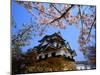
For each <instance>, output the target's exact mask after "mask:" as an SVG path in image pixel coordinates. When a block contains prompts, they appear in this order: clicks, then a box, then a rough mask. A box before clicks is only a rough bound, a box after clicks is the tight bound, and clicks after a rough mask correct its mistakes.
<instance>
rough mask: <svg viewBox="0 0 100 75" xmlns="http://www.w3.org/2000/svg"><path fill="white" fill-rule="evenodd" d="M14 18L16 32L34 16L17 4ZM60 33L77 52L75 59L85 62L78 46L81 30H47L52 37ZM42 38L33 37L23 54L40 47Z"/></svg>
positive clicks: (13, 13) (13, 10)
mask: <svg viewBox="0 0 100 75" xmlns="http://www.w3.org/2000/svg"><path fill="white" fill-rule="evenodd" d="M73 14H74V13H73ZM12 16H13V17H14V19H15V21H16V24H17V28H16V30H17V29H19V28H20V27H21V25H22V24H23V23H29V22H30V19H31V18H32V15H31V14H30V13H28V11H27V10H26V9H25V8H24V7H22V6H20V5H18V4H16V3H12ZM33 20H34V18H33ZM58 31H60V32H61V35H62V37H63V38H64V39H65V40H66V42H69V43H70V46H71V48H72V49H74V50H75V51H76V53H77V56H76V57H75V59H76V60H77V61H83V60H85V58H84V56H83V54H82V52H81V51H80V50H79V44H78V36H79V32H80V31H79V29H77V27H75V26H73V25H71V26H67V28H66V29H59V28H55V27H49V28H48V29H47V32H46V34H47V35H50V34H53V33H54V32H58ZM42 37H43V36H42ZM42 37H33V39H32V40H31V45H29V46H26V47H24V48H23V52H26V51H27V49H29V48H33V47H34V46H36V45H38V44H39V43H38V40H40V39H41V38H42Z"/></svg>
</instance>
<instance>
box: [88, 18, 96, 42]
mask: <svg viewBox="0 0 100 75" xmlns="http://www.w3.org/2000/svg"><path fill="white" fill-rule="evenodd" d="M95 22H96V17H95V18H94V21H93V23H92V25H91V27H90V28H89V33H88V36H87V38H86V41H87V40H88V39H89V37H90V34H91V31H92V28H93V25H94V24H95Z"/></svg>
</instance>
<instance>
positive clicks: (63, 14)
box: [50, 5, 74, 24]
mask: <svg viewBox="0 0 100 75" xmlns="http://www.w3.org/2000/svg"><path fill="white" fill-rule="evenodd" d="M72 7H74V5H71V7H69V8H68V9H67V10H66V11H65V12H64V13H62V15H61V16H60V17H58V18H56V19H54V20H52V21H51V22H50V24H51V23H53V22H55V21H57V20H59V19H61V18H63V17H64V16H65V15H66V14H67V12H68V11H69V10H70V9H71V8H72Z"/></svg>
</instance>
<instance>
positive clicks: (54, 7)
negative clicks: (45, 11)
mask: <svg viewBox="0 0 100 75" xmlns="http://www.w3.org/2000/svg"><path fill="white" fill-rule="evenodd" d="M51 6H52V7H54V8H55V9H56V11H57V12H58V13H60V15H62V13H61V12H60V11H59V10H58V9H57V8H56V7H55V6H54V5H53V4H52V3H51ZM63 18H64V19H65V21H66V22H67V20H66V17H65V16H64V17H63Z"/></svg>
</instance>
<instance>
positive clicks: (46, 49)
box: [34, 32, 76, 60]
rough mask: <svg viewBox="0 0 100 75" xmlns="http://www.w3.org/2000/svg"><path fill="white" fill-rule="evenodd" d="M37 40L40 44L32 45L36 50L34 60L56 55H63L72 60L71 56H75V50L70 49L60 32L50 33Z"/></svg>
mask: <svg viewBox="0 0 100 75" xmlns="http://www.w3.org/2000/svg"><path fill="white" fill-rule="evenodd" d="M39 42H40V44H39V45H38V46H36V47H34V49H35V50H36V51H38V54H37V56H36V60H42V59H47V58H49V57H58V56H63V57H66V58H69V59H72V60H73V57H74V56H76V52H75V50H72V49H71V47H70V45H69V43H68V42H67V43H65V40H64V39H63V38H62V37H61V33H60V32H58V33H54V34H52V35H46V36H44V37H43V38H42V39H41V40H39Z"/></svg>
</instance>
